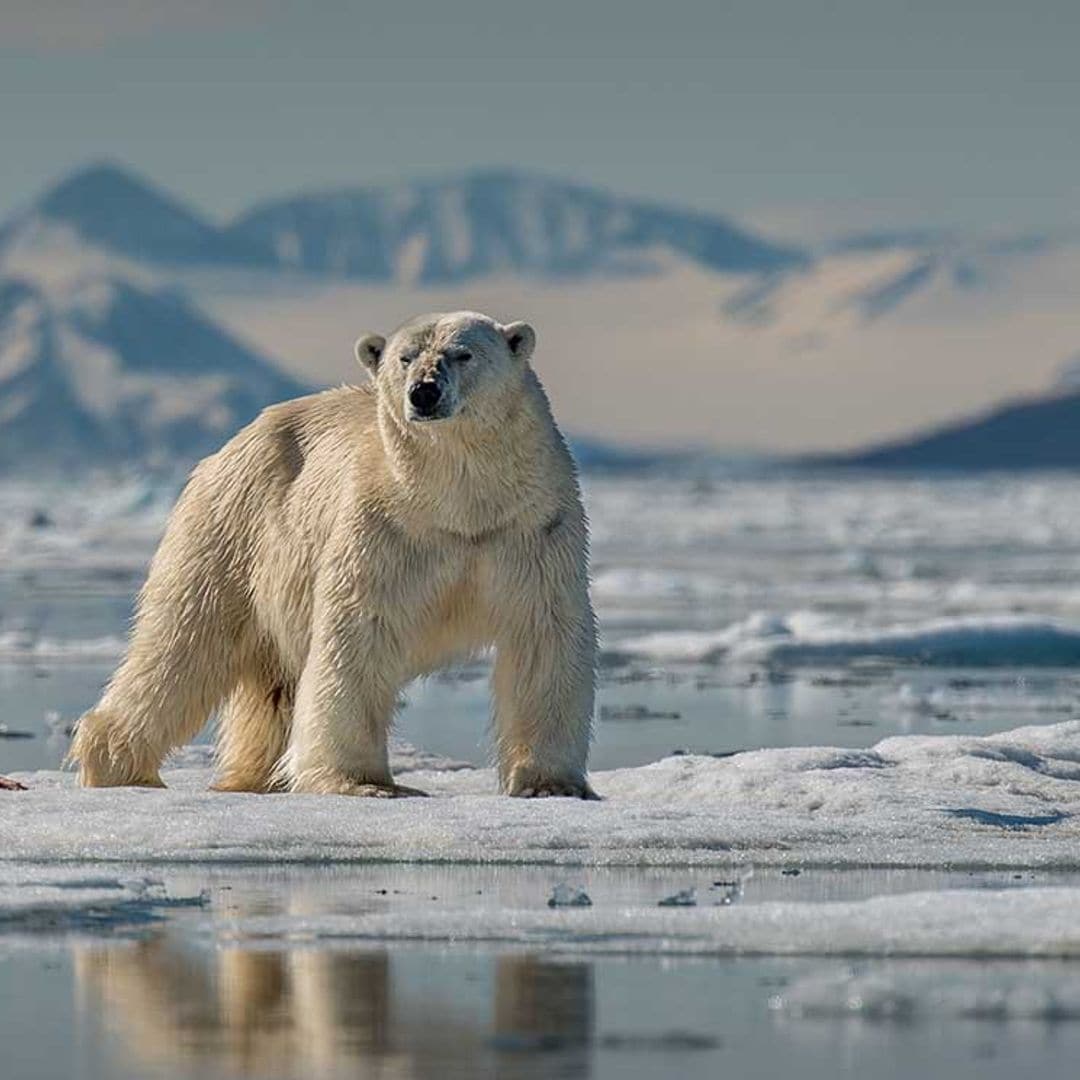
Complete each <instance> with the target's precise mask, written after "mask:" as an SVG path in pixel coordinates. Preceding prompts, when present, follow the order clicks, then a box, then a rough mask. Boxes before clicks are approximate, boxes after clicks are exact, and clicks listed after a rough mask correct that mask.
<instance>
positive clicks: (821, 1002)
mask: <svg viewBox="0 0 1080 1080" xmlns="http://www.w3.org/2000/svg"><path fill="white" fill-rule="evenodd" d="M769 1008H770V1009H772V1010H773V1011H774V1012H775V1013H777V1014H779V1015H781V1016H784V1017H791V1018H795V1019H800V1020H842V1019H849V1020H865V1021H870V1022H872V1023H879V1024H880V1023H896V1024H917V1023H927V1022H932V1023H940V1022H941V1021H942V1020H989V1021H992V1022H994V1023H1003V1022H1007V1021H1017V1020H1019V1021H1028V1022H1031V1021H1037V1022H1044V1023H1060V1022H1065V1021H1071V1022H1075V1021H1078V1020H1080V978H1078V977H1077V974H1076V973H1075V972H1074V971H1071V970H1069V969H1063V970H1061V971H1059V972H1056V973H1051V972H1047V971H1046V970H1045V969H1043V968H1040V969H1039V970H1037V971H1036V972H1034V973H1031V972H1029V971H1027V970H1025V968H1024V967H1023V966H1021V967H1019V969H1017V968H1015V967H1014V968H1012V969H1008V968H1006V969H1004V970H1003V969H1002V967H1001V966H1000V965H989V970H985V971H981V972H980V971H976V972H973V971H972V970H971V969H970V968H966V969H965V970H964V971H963V972H962V973H959V972H958V973H954V974H953V975H952V976H950V973H949V971H948V969H946V970H945V971H942V970H941V969H940V967H935V968H933V969H927V968H926V966H925V965H913V966H909V969H908V970H905V969H904V967H903V966H901V967H900V969H899V970H892V969H886V970H881V971H865V972H860V971H848V972H844V973H841V974H836V973H833V972H829V973H827V974H814V975H809V976H805V977H803V978H801V979H798V980H797V981H795V982H794V983H793V984H792V985H790V986H788V987H787V988H785V990H784V991H783V993H780V994H777V995H775V996H774V997H772V998H771V999H770V1001H769Z"/></svg>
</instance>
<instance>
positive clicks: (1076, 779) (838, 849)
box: [0, 721, 1080, 870]
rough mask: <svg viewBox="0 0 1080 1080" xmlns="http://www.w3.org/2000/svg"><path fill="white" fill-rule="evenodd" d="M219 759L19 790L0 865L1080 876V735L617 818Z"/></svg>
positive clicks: (805, 761) (772, 784) (742, 783)
mask: <svg viewBox="0 0 1080 1080" xmlns="http://www.w3.org/2000/svg"><path fill="white" fill-rule="evenodd" d="M206 754H207V751H206V750H205V748H194V749H192V750H191V751H189V752H188V753H187V754H186V755H183V756H181V758H180V759H179V764H180V767H178V768H177V767H174V768H172V769H170V770H167V771H166V772H165V778H166V781H167V783H168V784H169V788H168V790H164V791H162V790H140V789H130V788H128V789H125V788H120V789H108V790H82V789H79V788H77V787H76V786H75V780H74V777H73V776H71V775H70V774H67V773H58V772H38V773H24V774H15V778H16V779H20V780H22V781H23V782H24V783H26V784H27V785H28V787H29V788H30V790H29V791H27V792H18V793H5V794H4V796H3V797H2V798H0V860H4V861H11V860H21V861H29V862H39V863H40V862H48V863H60V862H79V861H83V862H85V861H94V860H97V861H116V862H129V863H135V862H137V863H141V864H147V863H159V864H161V863H196V862H197V863H215V862H216V863H237V862H245V863H274V864H280V863H290V862H291V863H303V862H319V861H345V862H372V861H388V862H430V863H460V864H482V863H520V864H532V865H569V866H575V865H576V866H605V865H612V866H648V865H652V866H721V867H735V866H746V865H748V864H757V865H782V866H798V867H804V868H805V867H810V866H816V867H831V868H868V867H916V868H943V867H950V868H954V869H955V868H967V869H978V868H993V867H997V868H1005V867H1010V868H1018V869H1023V868H1040V869H1057V870H1075V869H1078V868H1080V721H1068V722H1065V723H1061V724H1056V725H1051V726H1039V727H1028V728H1021V729H1018V730H1016V731H1011V732H1007V733H1004V734H1000V735H993V736H987V737H985V738H976V737H965V736H898V737H893V738H888V739H885V740H883V741H881V742H879V743H878V744H877V745H876V746H875V747H873V748H871V749H863V750H846V749H839V748H833V747H806V748H795V749H772V750H758V751H753V752H748V753H742V754H737V755H734V756H731V757H726V758H713V757H707V756H693V755H685V756H674V757H669V758H666V759H664V760H662V761H658V762H655V763H654V764H651V765H647V766H643V767H640V768H624V769H615V770H612V771H609V772H599V773H596V774H594V776H593V782H594V785H595V787H596V789H597V791H598V792H599V793H600V794H601V795H602V796H603V801H601V802H597V803H586V802H578V801H575V800H565V799H549V800H543V801H534V800H524V799H510V798H505V797H503V796H500V795H498V794H497V792H496V784H495V777H494V774H493V773H492V772H491V771H490V770H486V769H472V768H468V767H464V766H462V764H461V763H458V762H446V761H444V760H443V759H439V758H433V757H431V756H429V755H423V754H420V753H418V752H417V751H415V750H412V749H411V748H404V749H403V750H402V751H400V752H399V753H398V754H397V755H396V763H395V765H396V771H397V774H398V775H399V776H400V775H407V776H408V783H409V784H410V785H411V786H417V787H420V788H422V789H424V790H427V791H428V792H430V793H431V794H432V795H433V796H434V798H433V799H403V800H370V799H349V798H346V797H332V796H309V795H273V796H260V795H246V794H225V793H216V792H210V791H208V790H207V785H208V782H209V779H210V775H209V768H208V765H207V759H206Z"/></svg>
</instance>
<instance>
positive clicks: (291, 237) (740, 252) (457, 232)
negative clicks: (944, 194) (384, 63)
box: [226, 171, 808, 284]
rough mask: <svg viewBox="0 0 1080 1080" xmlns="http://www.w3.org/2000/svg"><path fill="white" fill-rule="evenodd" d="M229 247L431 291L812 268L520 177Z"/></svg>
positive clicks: (261, 229)
mask: <svg viewBox="0 0 1080 1080" xmlns="http://www.w3.org/2000/svg"><path fill="white" fill-rule="evenodd" d="M226 235H228V236H229V237H232V238H234V239H235V240H236V242H237V243H238V244H245V245H250V246H251V247H257V248H259V249H260V250H261V251H262V252H263V253H264V256H265V258H266V259H268V260H270V259H275V258H276V259H277V260H278V261H280V263H282V264H283V265H285V266H289V267H295V268H300V269H304V270H307V271H315V272H318V273H324V274H338V275H342V276H347V277H354V278H361V279H365V280H371V281H392V280H396V279H398V278H400V277H401V276H402V275H405V276H407V277H408V278H409V280H414V281H417V282H420V283H424V284H435V283H450V282H460V281H467V280H470V279H473V278H478V277H484V276H487V275H491V274H498V273H505V272H512V273H519V274H527V275H530V276H536V277H544V278H562V277H566V276H578V275H582V274H595V273H600V274H625V273H641V272H643V271H648V270H650V269H653V268H654V266H655V264H654V262H653V257H654V256H655V255H656V254H657V253H658V252H667V253H672V254H675V255H679V256H683V257H685V258H687V259H690V260H692V261H694V262H696V263H698V264H699V265H701V266H704V267H707V268H709V269H711V270H715V271H721V272H727V273H736V274H751V273H752V274H757V273H764V272H776V271H781V270H787V269H793V268H795V267H798V266H802V265H805V264H806V263H807V262H808V259H807V256H806V255H805V254H804V253H803V252H801V251H800V250H799V249H798V248H796V247H793V246H792V247H786V246H779V245H775V244H771V243H768V242H767V241H765V240H762V239H760V238H758V237H756V236H753V235H751V234H750V233H749V232H746V231H744V230H742V229H739V228H737V227H735V226H734V225H732V224H730V223H729V222H727V221H725V220H724V219H723V218H719V217H713V216H709V215H705V214H695V213H692V212H688V211H681V210H672V209H668V208H665V207H662V206H656V205H653V204H650V203H646V202H641V201H637V200H633V199H624V198H619V197H617V196H614V195H611V194H609V193H607V192H605V191H602V190H598V189H596V188H588V187H583V186H581V185H578V184H570V183H565V182H562V181H558V180H550V179H546V178H543V177H537V176H530V175H528V174H525V173H519V172H514V171H487V172H474V173H468V174H466V175H464V176H461V177H452V178H449V179H446V180H439V181H424V182H417V183H406V184H402V185H398V186H393V187H390V186H388V187H382V188H367V189H356V190H351V191H342V192H338V193H331V194H324V195H306V196H300V197H296V198H288V199H281V200H276V201H273V202H268V203H265V204H263V205H262V206H259V207H257V208H256V209H254V210H252V211H251V212H250V213H248V214H245V215H243V216H242V217H241V218H239V219H238V220H237V221H236V222H234V223H233V224H232V225H231V226H230V227H229V228H228V230H227V232H226Z"/></svg>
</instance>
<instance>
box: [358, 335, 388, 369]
mask: <svg viewBox="0 0 1080 1080" xmlns="http://www.w3.org/2000/svg"><path fill="white" fill-rule="evenodd" d="M385 348H386V338H384V337H383V336H382V334H365V335H364V336H363V337H362V338H358V339H357V342H356V346H355V349H356V359H357V361H358V362H359V364H360V366H361V367H363V368H367V369H368V371H375V370H376V369H377V368H378V366H379V361H380V360H381V359H382V354H383V349H385Z"/></svg>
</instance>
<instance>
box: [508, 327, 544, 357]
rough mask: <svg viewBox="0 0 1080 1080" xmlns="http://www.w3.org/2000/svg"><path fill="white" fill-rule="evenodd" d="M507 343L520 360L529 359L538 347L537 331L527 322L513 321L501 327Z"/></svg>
mask: <svg viewBox="0 0 1080 1080" xmlns="http://www.w3.org/2000/svg"><path fill="white" fill-rule="evenodd" d="M500 329H501V330H502V333H503V337H504V338H506V345H507V348H508V349H509V350H510V352H511V353H512V354H513V355H514V356H515V357H517V359H518V360H528V359H529V357H530V356H532V354H533V349H535V348H536V331H535V330H534V329H533V328H532V327H531V326H530V325H529V324H528V323H527V322H512V323H507V324H506V325H505V326H503V327H500Z"/></svg>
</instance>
